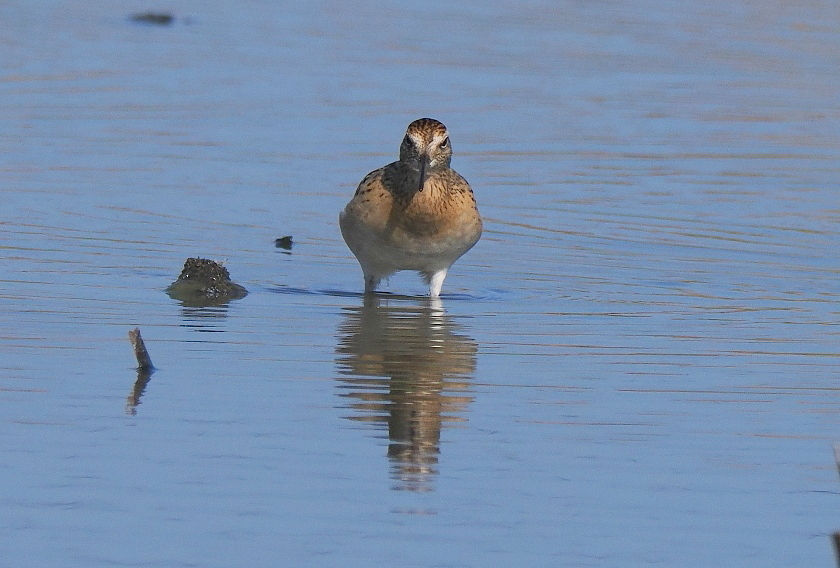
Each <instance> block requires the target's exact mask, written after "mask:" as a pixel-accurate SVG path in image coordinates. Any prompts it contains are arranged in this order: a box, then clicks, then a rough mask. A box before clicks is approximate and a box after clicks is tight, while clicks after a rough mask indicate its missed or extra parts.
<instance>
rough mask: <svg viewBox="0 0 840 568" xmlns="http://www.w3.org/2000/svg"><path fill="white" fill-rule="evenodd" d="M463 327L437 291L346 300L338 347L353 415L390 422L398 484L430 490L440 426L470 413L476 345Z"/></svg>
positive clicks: (390, 454)
mask: <svg viewBox="0 0 840 568" xmlns="http://www.w3.org/2000/svg"><path fill="white" fill-rule="evenodd" d="M390 303H394V304H395V305H389V304H390ZM457 328H458V326H457V325H456V324H455V323H453V321H452V320H451V318H450V317H449V316H447V315H446V313H445V312H444V310H443V306H442V304H441V301H440V300H439V299H432V300H430V299H423V300H410V301H408V303H407V302H406V300H395V299H384V298H382V297H381V296H370V295H369V296H368V297H366V298H365V301H364V304H363V305H361V306H359V307H348V308H345V313H344V319H343V321H342V323H341V324H340V326H339V329H338V344H337V347H336V354H337V364H338V368H339V372H340V373H341V375H342V376H341V377H340V378H339V381H340V387H341V388H342V389H343V390H344V391H345V392H343V393H342V395H341V396H343V397H347V398H349V399H350V400H351V402H350V403H349V405H348V407H349V408H351V409H353V411H354V413H353V414H352V415H351V416H348V418H349V419H350V420H357V421H361V422H372V423H375V424H377V425H387V428H388V439H389V440H390V444H389V446H388V458H389V460H390V462H391V476H392V478H393V480H394V481H395V486H394V488H395V489H399V490H408V491H430V490H432V488H433V487H432V481H433V478H434V476H435V475H436V474H437V464H438V454H439V453H440V430H441V426H442V425H443V423H444V422H461V421H464V420H465V418H464V416H463V413H464V412H465V411H466V410H467V406H468V405H469V403H470V402H471V401H472V397H471V396H469V395H467V394H465V393H466V392H467V391H468V390H469V388H470V381H471V379H472V377H473V375H474V373H475V365H476V353H477V351H478V346H477V344H476V342H475V340H473V339H472V338H470V337H467V336H466V335H463V334H459V333H456V330H457ZM455 393H460V394H455Z"/></svg>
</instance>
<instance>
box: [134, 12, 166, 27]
mask: <svg viewBox="0 0 840 568" xmlns="http://www.w3.org/2000/svg"><path fill="white" fill-rule="evenodd" d="M174 20H175V16H173V15H172V14H169V13H167V12H143V13H137V14H132V15H131V21H133V22H139V23H141V24H153V25H156V26H168V25H169V24H171V23H172V22H173V21H174Z"/></svg>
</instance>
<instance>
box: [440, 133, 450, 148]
mask: <svg viewBox="0 0 840 568" xmlns="http://www.w3.org/2000/svg"><path fill="white" fill-rule="evenodd" d="M447 146H449V136H447V137H446V138H444V139H443V142H441V143H440V147H441V148H446V147H447Z"/></svg>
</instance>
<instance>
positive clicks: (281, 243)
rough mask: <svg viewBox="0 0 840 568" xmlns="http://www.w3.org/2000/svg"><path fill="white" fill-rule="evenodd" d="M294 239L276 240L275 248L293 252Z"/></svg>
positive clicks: (281, 238) (283, 238)
mask: <svg viewBox="0 0 840 568" xmlns="http://www.w3.org/2000/svg"><path fill="white" fill-rule="evenodd" d="M292 244H294V243H292V237H291V236H288V237H280V238H279V239H275V240H274V246H276V247H277V248H281V249H283V250H292Z"/></svg>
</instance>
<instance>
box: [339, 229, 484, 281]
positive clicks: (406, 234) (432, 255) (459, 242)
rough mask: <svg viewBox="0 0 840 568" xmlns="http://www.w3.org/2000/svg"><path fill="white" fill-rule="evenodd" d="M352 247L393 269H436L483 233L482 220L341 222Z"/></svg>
mask: <svg viewBox="0 0 840 568" xmlns="http://www.w3.org/2000/svg"><path fill="white" fill-rule="evenodd" d="M342 232H343V233H344V238H345V240H346V241H347V244H348V245H349V246H350V249H351V250H352V251H353V253H354V254H355V255H356V257H358V258H359V260H364V261H366V262H367V263H369V264H374V265H377V266H381V267H382V268H387V269H389V270H392V271H396V270H418V271H421V272H422V271H434V270H439V269H441V268H448V267H449V266H451V265H452V263H453V262H455V261H456V260H457V259H458V258H460V257H461V256H462V255H463V254H464V253H465V252H467V251H468V250H470V249H471V248H472V247H473V245H474V244H475V243H476V242H477V241H478V239H479V237H480V236H481V221H480V220H478V219H473V220H470V222H467V223H456V224H453V225H452V226H449V227H437V228H433V227H418V226H416V225H415V226H410V227H404V226H396V227H394V226H370V225H365V224H355V223H346V222H343V223H342Z"/></svg>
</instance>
